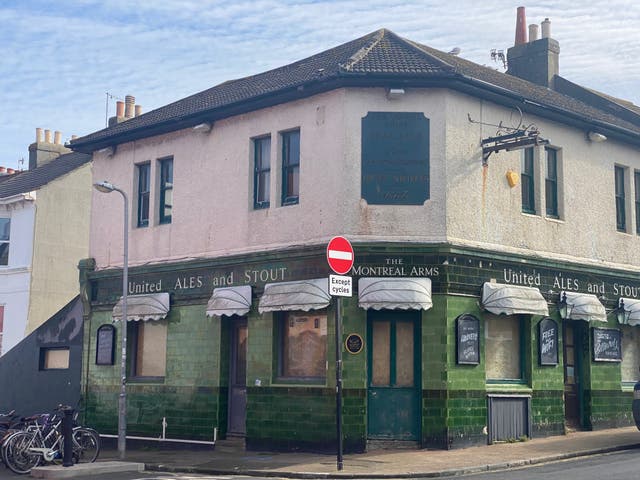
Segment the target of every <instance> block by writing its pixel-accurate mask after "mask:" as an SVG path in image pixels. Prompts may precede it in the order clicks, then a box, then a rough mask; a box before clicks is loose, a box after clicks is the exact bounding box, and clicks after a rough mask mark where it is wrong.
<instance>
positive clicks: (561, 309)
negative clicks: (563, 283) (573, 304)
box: [558, 292, 568, 319]
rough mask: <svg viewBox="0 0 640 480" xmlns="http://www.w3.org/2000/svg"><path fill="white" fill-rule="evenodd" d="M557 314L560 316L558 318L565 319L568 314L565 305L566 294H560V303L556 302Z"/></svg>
mask: <svg viewBox="0 0 640 480" xmlns="http://www.w3.org/2000/svg"><path fill="white" fill-rule="evenodd" d="M558 313H559V314H560V318H563V319H566V318H567V313H568V305H567V292H562V293H561V294H560V301H559V302H558Z"/></svg>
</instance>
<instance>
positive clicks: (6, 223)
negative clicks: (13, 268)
mask: <svg viewBox="0 0 640 480" xmlns="http://www.w3.org/2000/svg"><path fill="white" fill-rule="evenodd" d="M10 233H11V219H10V218H0V266H2V265H9V236H10Z"/></svg>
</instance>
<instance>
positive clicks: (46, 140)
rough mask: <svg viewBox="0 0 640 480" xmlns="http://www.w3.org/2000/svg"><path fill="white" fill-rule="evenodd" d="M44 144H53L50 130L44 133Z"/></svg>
mask: <svg viewBox="0 0 640 480" xmlns="http://www.w3.org/2000/svg"><path fill="white" fill-rule="evenodd" d="M44 143H51V130H49V129H46V130H45V131H44Z"/></svg>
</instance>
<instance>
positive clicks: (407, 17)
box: [0, 0, 640, 169]
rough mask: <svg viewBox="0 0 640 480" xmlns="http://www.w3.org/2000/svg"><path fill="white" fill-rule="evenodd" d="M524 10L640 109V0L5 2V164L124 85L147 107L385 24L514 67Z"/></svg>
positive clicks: (1, 162) (599, 84) (1, 130)
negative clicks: (511, 52) (512, 54)
mask: <svg viewBox="0 0 640 480" xmlns="http://www.w3.org/2000/svg"><path fill="white" fill-rule="evenodd" d="M518 6H525V7H526V17H527V18H526V20H527V25H528V24H531V23H537V24H540V23H541V22H542V21H543V20H544V19H545V18H549V19H550V21H551V37H552V38H554V39H556V40H558V42H559V43H560V74H561V75H562V76H563V77H565V78H567V79H568V80H570V81H572V82H575V83H578V84H580V85H583V86H585V87H588V88H593V89H596V90H599V91H601V92H604V93H607V94H609V95H613V96H616V97H619V98H623V99H626V100H630V101H632V102H633V103H635V104H636V105H640V2H639V1H637V0H609V1H607V2H602V1H596V0H582V1H581V2H577V1H575V0H537V1H536V2H535V3H532V4H531V5H527V4H526V3H524V2H518V3H514V2H510V1H506V0H484V1H479V0H459V1H456V0H449V1H443V0H232V1H219V0H153V1H152V0H55V1H48V0H0V25H2V27H0V92H1V93H0V99H1V101H2V105H3V108H1V109H0V166H6V167H10V168H15V169H26V168H27V167H28V163H29V152H28V146H29V144H31V143H33V142H34V141H35V131H36V128H37V127H40V128H43V129H49V130H51V131H52V132H53V131H55V130H58V131H60V132H62V141H63V142H66V141H68V140H70V139H71V136H72V135H78V136H83V135H86V134H89V133H91V132H94V131H96V130H100V129H102V128H104V127H105V123H106V117H107V116H112V115H114V112H115V102H116V100H124V98H125V95H133V96H134V97H135V98H136V103H137V104H138V105H141V106H142V108H143V112H148V111H150V110H153V109H156V108H158V107H161V106H163V105H166V104H168V103H171V102H173V101H176V100H179V99H181V98H184V97H186V96H188V95H191V94H194V93H197V92H200V91H202V90H205V89H207V88H210V87H212V86H214V85H217V84H219V83H222V82H224V81H226V80H231V79H234V78H240V77H244V76H248V75H253V74H256V73H260V72H263V71H266V70H269V69H271V68H275V67H279V66H282V65H286V64H288V63H291V62H294V61H296V60H300V59H303V58H305V57H308V56H310V55H313V54H316V53H319V52H321V51H323V50H326V49H328V48H331V47H334V46H337V45H340V44H342V43H345V42H347V41H350V40H353V39H355V38H358V37H360V36H363V35H366V34H368V33H371V32H373V31H375V30H378V29H380V28H387V29H389V30H391V31H393V32H395V33H396V34H398V35H400V36H402V37H405V38H408V39H410V40H414V41H417V42H419V43H423V44H426V45H428V46H430V47H433V48H437V49H439V50H443V51H446V52H448V51H450V50H452V49H453V48H455V47H457V48H459V49H460V56H461V57H463V58H466V59H467V60H471V61H473V62H476V63H478V64H481V65H486V66H488V67H490V68H494V69H497V70H501V71H503V70H504V69H503V67H502V63H501V62H495V61H494V60H492V58H491V54H490V52H491V50H492V49H496V50H504V52H505V53H506V50H507V48H509V47H511V46H512V45H513V43H514V38H515V25H516V10H517V7H518ZM52 135H53V133H52ZM21 159H24V163H20V160H21Z"/></svg>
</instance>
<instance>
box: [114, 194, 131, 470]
mask: <svg viewBox="0 0 640 480" xmlns="http://www.w3.org/2000/svg"><path fill="white" fill-rule="evenodd" d="M116 190H117V191H118V192H120V193H121V194H122V198H123V200H124V255H123V257H124V258H123V262H124V263H123V266H122V320H121V323H120V329H121V330H122V334H121V335H122V355H121V359H120V377H121V383H120V397H119V399H118V454H119V456H120V458H121V459H124V458H125V456H126V451H127V290H128V283H129V200H128V199H127V195H126V193H124V192H123V191H122V190H120V189H116Z"/></svg>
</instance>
